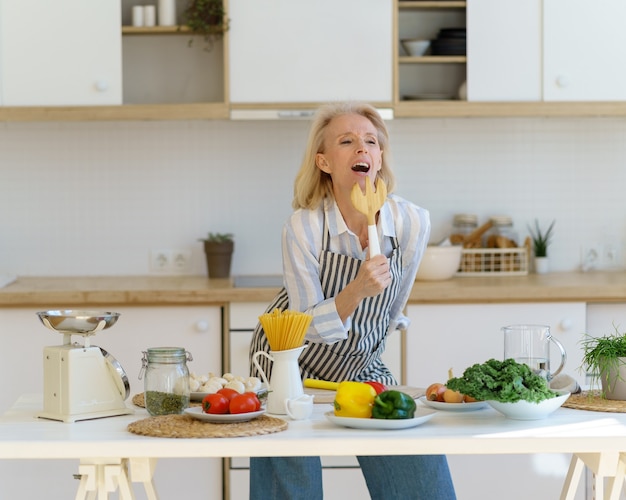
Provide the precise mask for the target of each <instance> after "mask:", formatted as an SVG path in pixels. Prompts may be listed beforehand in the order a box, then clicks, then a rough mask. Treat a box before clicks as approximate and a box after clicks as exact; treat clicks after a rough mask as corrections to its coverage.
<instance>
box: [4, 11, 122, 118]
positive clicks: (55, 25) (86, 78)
mask: <svg viewBox="0 0 626 500" xmlns="http://www.w3.org/2000/svg"><path fill="white" fill-rule="evenodd" d="M0 12H1V15H0V105H2V106H79V105H80V106H82V105H114V104H121V102H122V61H121V48H120V46H121V40H120V34H119V27H120V25H121V19H120V6H119V3H118V2H111V1H109V0H93V1H91V2H83V1H81V0H60V1H55V2H34V1H18V0H0Z"/></svg>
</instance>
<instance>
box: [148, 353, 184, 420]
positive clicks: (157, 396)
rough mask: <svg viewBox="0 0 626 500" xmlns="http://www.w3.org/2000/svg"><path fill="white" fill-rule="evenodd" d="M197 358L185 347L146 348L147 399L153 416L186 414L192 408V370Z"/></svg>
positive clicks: (149, 410)
mask: <svg viewBox="0 0 626 500" xmlns="http://www.w3.org/2000/svg"><path fill="white" fill-rule="evenodd" d="M192 359H193V358H192V356H191V354H190V353H188V352H187V351H185V349H184V348H182V347H153V348H150V349H148V350H147V351H143V357H142V359H141V372H140V373H139V378H140V379H141V377H142V374H143V373H144V371H145V379H144V398H145V406H146V410H148V413H149V414H150V415H153V416H154V415H170V414H178V413H182V412H183V410H185V408H188V407H189V396H190V390H189V369H188V368H187V361H191V360H192Z"/></svg>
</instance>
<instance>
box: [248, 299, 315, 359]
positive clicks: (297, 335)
mask: <svg viewBox="0 0 626 500" xmlns="http://www.w3.org/2000/svg"><path fill="white" fill-rule="evenodd" d="M312 319H313V316H311V315H310V314H305V313H301V312H297V311H290V310H285V311H280V310H278V309H274V310H273V311H272V312H270V313H265V314H262V315H261V316H259V321H260V322H261V325H262V326H263V330H264V331H265V336H266V337H267V341H268V342H269V344H270V349H271V350H272V351H286V350H288V349H295V348H297V347H300V346H301V345H302V344H303V343H304V336H305V335H306V331H307V330H308V328H309V325H310V324H311V320H312Z"/></svg>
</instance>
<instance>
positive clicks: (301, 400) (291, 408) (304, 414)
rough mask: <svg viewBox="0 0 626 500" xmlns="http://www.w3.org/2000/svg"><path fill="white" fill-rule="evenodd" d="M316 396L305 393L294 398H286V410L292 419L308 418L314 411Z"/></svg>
mask: <svg viewBox="0 0 626 500" xmlns="http://www.w3.org/2000/svg"><path fill="white" fill-rule="evenodd" d="M314 397H315V396H312V395H308V394H303V395H302V396H300V397H298V398H294V399H285V410H286V411H287V415H289V417H290V418H291V419H292V420H306V419H307V418H309V417H310V416H311V414H312V413H313V398H314Z"/></svg>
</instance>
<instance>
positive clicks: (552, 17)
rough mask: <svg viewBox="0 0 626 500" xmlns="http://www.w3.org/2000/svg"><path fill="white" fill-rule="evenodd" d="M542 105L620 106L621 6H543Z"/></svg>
mask: <svg viewBox="0 0 626 500" xmlns="http://www.w3.org/2000/svg"><path fill="white" fill-rule="evenodd" d="M543 19H544V30H543V43H544V49H543V63H544V68H543V97H544V99H545V100H546V101H624V100H626V52H625V51H624V47H626V30H624V19H626V2H624V0H596V1H595V2H589V1H588V0H586V1H585V0H543Z"/></svg>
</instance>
